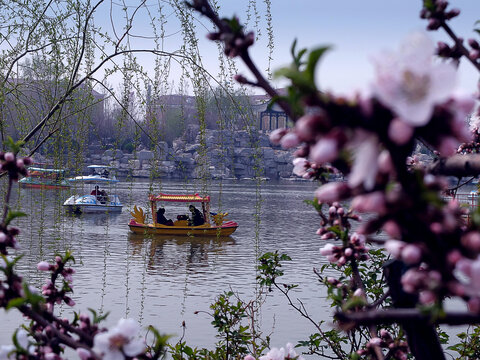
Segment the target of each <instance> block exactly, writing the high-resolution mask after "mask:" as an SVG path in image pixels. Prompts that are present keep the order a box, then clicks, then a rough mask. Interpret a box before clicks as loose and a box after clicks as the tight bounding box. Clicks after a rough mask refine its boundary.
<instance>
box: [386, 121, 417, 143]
mask: <svg viewBox="0 0 480 360" xmlns="http://www.w3.org/2000/svg"><path fill="white" fill-rule="evenodd" d="M412 135H413V127H412V126H410V125H409V124H407V123H406V122H405V121H403V120H401V119H399V118H395V119H393V120H392V122H391V123H390V126H389V127H388V137H389V138H390V140H392V141H393V142H394V143H395V144H397V145H405V144H406V143H407V142H409V141H410V139H411V138H412Z"/></svg>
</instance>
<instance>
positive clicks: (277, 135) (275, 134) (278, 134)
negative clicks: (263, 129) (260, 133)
mask: <svg viewBox="0 0 480 360" xmlns="http://www.w3.org/2000/svg"><path fill="white" fill-rule="evenodd" d="M286 133H287V129H285V128H280V129H275V130H273V131H272V132H271V133H270V142H271V143H272V144H273V145H279V144H280V140H282V137H283V136H284V135H285V134H286Z"/></svg>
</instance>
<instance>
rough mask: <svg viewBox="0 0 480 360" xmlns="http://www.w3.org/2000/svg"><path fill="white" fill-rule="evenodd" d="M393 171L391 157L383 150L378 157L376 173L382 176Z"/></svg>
mask: <svg viewBox="0 0 480 360" xmlns="http://www.w3.org/2000/svg"><path fill="white" fill-rule="evenodd" d="M393 170H394V167H393V163H392V157H391V156H390V153H389V152H388V151H387V150H383V151H382V152H381V153H380V155H379V156H378V171H380V172H381V173H383V174H389V173H391V172H393Z"/></svg>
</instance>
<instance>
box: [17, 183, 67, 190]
mask: <svg viewBox="0 0 480 360" xmlns="http://www.w3.org/2000/svg"><path fill="white" fill-rule="evenodd" d="M19 185H20V187H22V188H31V189H49V190H54V189H70V185H52V184H40V183H37V184H34V183H21V182H19Z"/></svg>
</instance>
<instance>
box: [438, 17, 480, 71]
mask: <svg viewBox="0 0 480 360" xmlns="http://www.w3.org/2000/svg"><path fill="white" fill-rule="evenodd" d="M441 26H442V28H443V29H444V30H445V32H446V33H447V34H448V35H449V36H450V37H451V38H452V39H453V41H455V44H456V45H457V47H458V49H459V50H460V52H461V53H462V55H463V56H465V57H466V58H467V59H468V61H470V63H471V64H472V65H473V66H475V68H476V69H477V70H478V71H479V72H480V63H478V62H477V61H476V60H474V59H472V58H471V57H470V53H469V51H468V49H467V48H466V47H465V46H463V43H462V41H461V40H460V39H459V38H458V36H457V35H455V33H454V32H453V30H452V29H451V28H450V26H448V25H447V23H446V22H445V21H442V24H441Z"/></svg>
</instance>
